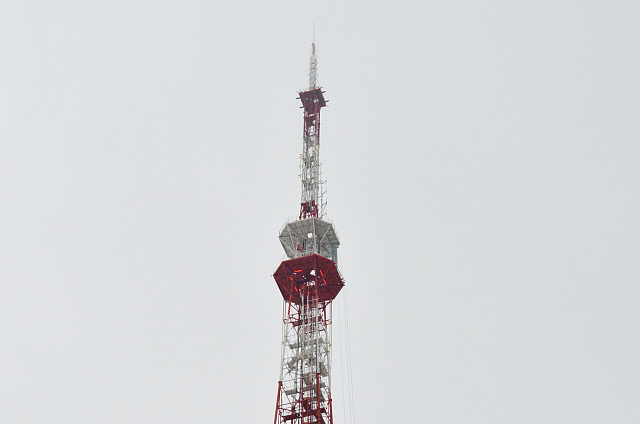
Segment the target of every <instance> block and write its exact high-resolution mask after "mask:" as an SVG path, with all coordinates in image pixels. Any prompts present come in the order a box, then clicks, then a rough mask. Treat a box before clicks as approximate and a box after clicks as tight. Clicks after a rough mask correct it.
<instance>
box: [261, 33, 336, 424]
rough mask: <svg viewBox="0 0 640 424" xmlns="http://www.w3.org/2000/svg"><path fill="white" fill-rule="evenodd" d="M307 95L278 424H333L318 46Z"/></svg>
mask: <svg viewBox="0 0 640 424" xmlns="http://www.w3.org/2000/svg"><path fill="white" fill-rule="evenodd" d="M310 62H311V63H310V66H309V89H308V90H306V91H302V92H300V93H299V99H300V101H301V102H302V108H303V109H304V110H303V116H304V126H303V133H302V154H301V155H300V178H301V181H302V195H301V200H300V215H299V216H298V219H297V220H295V221H292V222H287V223H286V224H285V226H284V228H283V229H282V231H281V232H280V237H279V238H280V243H281V244H282V247H283V248H284V251H285V253H286V255H287V257H288V258H289V259H287V260H285V261H283V262H282V263H281V264H280V266H279V267H278V269H277V270H276V271H275V272H274V274H273V278H274V279H275V280H276V283H277V284H278V288H279V289H280V293H281V294H282V298H283V300H284V302H283V312H282V356H281V366H280V380H279V381H278V397H277V403H276V413H275V418H274V421H273V422H274V424H311V423H314V424H315V423H321V424H333V410H332V404H331V402H332V400H331V302H332V301H333V299H335V297H336V296H337V295H338V293H339V292H340V290H341V289H342V287H343V286H344V281H343V280H342V275H341V274H340V271H338V267H337V263H338V246H339V245H340V241H339V240H338V236H337V235H336V232H335V229H334V228H333V224H331V223H329V222H326V221H324V220H322V218H323V216H324V214H325V209H326V203H325V202H324V201H323V194H324V192H323V191H322V183H323V181H322V179H321V174H320V160H319V150H320V109H322V108H323V107H324V106H326V104H327V101H326V100H325V99H324V91H322V89H321V88H320V87H318V86H317V64H318V61H317V57H316V46H315V42H314V43H312V44H311V61H310Z"/></svg>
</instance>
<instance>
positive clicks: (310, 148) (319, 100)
mask: <svg viewBox="0 0 640 424" xmlns="http://www.w3.org/2000/svg"><path fill="white" fill-rule="evenodd" d="M317 76H318V58H317V57H316V43H315V42H314V43H311V59H310V61H309V90H307V91H302V92H300V93H299V94H300V97H299V99H300V100H301V101H302V108H303V109H304V129H303V134H302V154H301V155H300V180H301V182H302V195H301V199H300V215H299V219H305V218H311V217H315V218H322V217H323V216H324V213H325V209H326V203H324V201H323V194H324V193H323V191H322V183H323V181H322V177H321V173H320V109H321V108H323V107H324V106H326V105H327V101H326V100H325V99H324V95H323V93H324V92H323V91H322V89H321V88H320V87H318V86H317Z"/></svg>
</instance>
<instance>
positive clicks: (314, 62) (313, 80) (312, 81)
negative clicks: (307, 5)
mask: <svg viewBox="0 0 640 424" xmlns="http://www.w3.org/2000/svg"><path fill="white" fill-rule="evenodd" d="M315 39H316V35H315V26H314V29H313V42H312V43H311V58H310V59H309V90H313V89H315V88H317V85H316V84H317V81H318V57H317V56H316V40H315Z"/></svg>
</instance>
